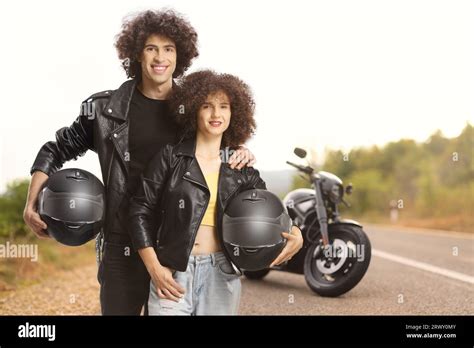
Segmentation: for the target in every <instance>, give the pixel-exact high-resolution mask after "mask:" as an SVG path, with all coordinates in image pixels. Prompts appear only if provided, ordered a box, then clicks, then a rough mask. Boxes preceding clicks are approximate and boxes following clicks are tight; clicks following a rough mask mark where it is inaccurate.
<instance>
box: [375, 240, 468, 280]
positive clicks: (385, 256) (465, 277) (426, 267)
mask: <svg viewBox="0 0 474 348" xmlns="http://www.w3.org/2000/svg"><path fill="white" fill-rule="evenodd" d="M372 255H375V256H378V257H381V258H383V259H387V260H390V261H394V262H398V263H401V264H402V265H406V266H410V267H415V268H418V269H421V270H423V271H428V272H431V273H436V274H439V275H442V276H445V277H448V278H452V279H456V280H460V281H462V282H466V283H470V284H474V277H471V276H469V275H467V274H463V273H459V272H455V271H451V270H449V269H446V268H441V267H436V266H433V265H430V264H429V263H425V262H420V261H415V260H412V259H408V258H406V257H403V256H398V255H395V254H390V253H387V252H385V251H381V250H375V249H372Z"/></svg>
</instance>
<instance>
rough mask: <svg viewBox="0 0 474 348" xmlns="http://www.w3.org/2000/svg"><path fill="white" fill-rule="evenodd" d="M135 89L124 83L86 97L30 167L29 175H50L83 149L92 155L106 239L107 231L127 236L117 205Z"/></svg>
mask: <svg viewBox="0 0 474 348" xmlns="http://www.w3.org/2000/svg"><path fill="white" fill-rule="evenodd" d="M135 86H136V81H135V80H128V81H126V82H125V83H123V84H122V85H121V86H120V87H119V88H118V89H117V90H108V91H103V92H100V93H96V94H93V95H91V96H90V97H89V98H87V99H86V100H85V101H84V102H83V103H82V104H81V112H80V115H79V116H78V117H77V118H76V120H75V121H74V123H73V124H72V125H71V126H70V127H64V128H61V129H59V130H58V131H57V132H56V141H50V142H47V143H46V144H44V145H43V146H42V147H41V149H40V150H39V152H38V155H37V157H36V160H35V162H34V164H33V167H32V168H31V173H33V172H35V171H42V172H44V173H46V174H47V175H52V174H53V173H55V172H56V171H58V170H59V169H61V167H62V166H63V164H64V163H65V162H66V161H69V160H72V159H77V157H78V156H82V155H84V154H85V152H86V151H87V150H92V151H94V152H96V153H97V154H98V156H99V162H100V167H101V171H102V179H103V182H104V185H105V188H106V215H105V222H104V232H105V234H106V239H107V234H108V233H109V232H112V233H113V234H117V233H118V234H119V235H124V234H125V236H124V237H127V236H126V234H127V231H126V229H125V228H124V223H123V220H124V219H122V217H123V215H124V214H126V212H124V211H121V209H120V212H119V206H120V204H121V202H122V201H123V200H124V198H126V193H127V177H128V171H129V158H130V155H129V152H128V151H129V150H128V149H129V146H128V130H129V126H128V125H129V122H128V110H129V107H130V100H131V98H132V95H133V92H134V89H135ZM126 199H127V200H128V197H127V198H126ZM124 239H125V240H126V239H127V238H124Z"/></svg>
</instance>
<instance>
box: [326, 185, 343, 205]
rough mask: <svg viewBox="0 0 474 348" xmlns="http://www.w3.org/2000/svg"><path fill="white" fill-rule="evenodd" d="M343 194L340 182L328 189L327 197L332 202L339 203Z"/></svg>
mask: <svg viewBox="0 0 474 348" xmlns="http://www.w3.org/2000/svg"><path fill="white" fill-rule="evenodd" d="M343 194H344V187H343V186H342V185H340V184H334V185H332V187H331V191H329V199H330V200H331V202H333V203H339V202H341V200H342V195H343Z"/></svg>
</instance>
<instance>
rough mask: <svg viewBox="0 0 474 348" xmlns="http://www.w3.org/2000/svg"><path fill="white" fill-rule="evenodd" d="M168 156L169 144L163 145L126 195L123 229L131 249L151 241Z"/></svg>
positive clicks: (167, 173) (152, 241) (169, 158)
mask: <svg viewBox="0 0 474 348" xmlns="http://www.w3.org/2000/svg"><path fill="white" fill-rule="evenodd" d="M171 156H172V146H171V145H169V144H168V145H165V146H164V147H163V148H162V149H161V150H160V151H159V152H158V153H157V154H156V155H155V156H154V157H153V159H152V160H151V162H150V163H149V164H148V166H147V168H146V169H145V171H144V173H143V174H142V175H141V178H140V183H139V185H138V188H137V190H136V192H135V193H134V194H133V195H132V197H131V199H130V205H129V212H128V228H127V230H128V232H129V234H130V237H131V240H132V245H133V248H134V249H135V250H139V249H143V248H147V247H153V246H154V245H155V240H154V238H153V236H154V232H155V231H156V229H157V228H158V226H156V214H158V212H157V208H159V203H160V201H161V194H162V192H163V189H164V187H165V185H166V182H167V180H168V175H169V174H170V173H171Z"/></svg>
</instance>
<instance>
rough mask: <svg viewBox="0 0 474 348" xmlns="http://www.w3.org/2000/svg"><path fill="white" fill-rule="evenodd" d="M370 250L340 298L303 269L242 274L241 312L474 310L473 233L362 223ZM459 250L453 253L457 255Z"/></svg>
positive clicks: (272, 313) (428, 312)
mask: <svg viewBox="0 0 474 348" xmlns="http://www.w3.org/2000/svg"><path fill="white" fill-rule="evenodd" d="M364 230H365V231H366V232H367V234H368V236H369V238H370V241H371V244H372V248H373V255H372V261H371V264H370V267H369V269H368V271H367V273H366V275H365V277H364V278H363V279H362V281H361V282H360V283H359V284H358V285H357V286H356V287H355V288H354V289H352V290H351V291H350V292H348V293H346V294H344V295H342V296H341V297H338V298H324V297H320V296H318V295H316V294H314V293H313V292H312V291H311V290H310V289H309V288H308V287H307V285H306V282H305V280H304V276H303V275H297V274H291V273H286V272H279V271H271V272H270V273H269V274H268V275H267V276H266V277H265V278H264V279H263V280H259V281H251V280H248V279H243V294H242V301H241V307H240V313H241V314H251V315H253V314H257V315H260V314H266V315H275V314H282V315H298V314H299V315H307V314H309V315H339V314H353V315H359V314H360V315H370V314H382V315H383V314H407V315H414V314H425V315H430V314H446V315H454V314H471V315H472V314H474V235H469V234H461V233H455V232H454V233H453V232H438V231H428V230H418V229H408V228H399V227H396V228H393V227H387V226H377V225H366V226H364ZM456 254H457V255H456Z"/></svg>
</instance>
